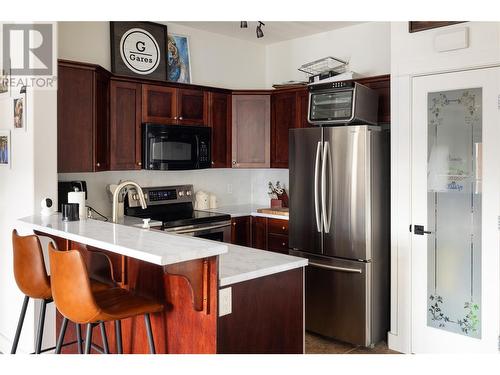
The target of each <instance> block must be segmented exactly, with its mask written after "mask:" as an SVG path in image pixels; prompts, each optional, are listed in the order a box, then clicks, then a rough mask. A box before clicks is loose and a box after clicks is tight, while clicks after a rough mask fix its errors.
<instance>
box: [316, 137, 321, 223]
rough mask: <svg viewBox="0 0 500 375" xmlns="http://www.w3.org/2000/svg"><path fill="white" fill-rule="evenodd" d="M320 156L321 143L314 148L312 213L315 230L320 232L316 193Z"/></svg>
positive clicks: (317, 195) (317, 194)
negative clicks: (314, 218) (313, 214)
mask: <svg viewBox="0 0 500 375" xmlns="http://www.w3.org/2000/svg"><path fill="white" fill-rule="evenodd" d="M320 154H321V142H318V146H317V147H316V162H315V164H314V213H315V215H316V228H317V230H318V232H321V225H322V222H321V216H320V213H319V193H318V177H319V158H320Z"/></svg>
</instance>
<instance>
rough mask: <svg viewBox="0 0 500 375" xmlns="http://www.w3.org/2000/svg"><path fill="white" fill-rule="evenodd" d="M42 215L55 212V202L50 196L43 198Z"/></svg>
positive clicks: (41, 203)
mask: <svg viewBox="0 0 500 375" xmlns="http://www.w3.org/2000/svg"><path fill="white" fill-rule="evenodd" d="M40 207H41V208H42V209H41V210H40V216H45V217H46V216H50V215H52V214H53V213H54V202H53V201H52V199H50V198H43V199H42V201H41V202H40Z"/></svg>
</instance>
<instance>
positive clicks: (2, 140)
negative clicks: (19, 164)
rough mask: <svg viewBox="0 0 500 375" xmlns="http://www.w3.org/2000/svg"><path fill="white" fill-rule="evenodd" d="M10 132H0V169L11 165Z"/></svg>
mask: <svg viewBox="0 0 500 375" xmlns="http://www.w3.org/2000/svg"><path fill="white" fill-rule="evenodd" d="M11 155H12V151H11V144H10V130H0V168H2V167H7V168H10V165H11Z"/></svg>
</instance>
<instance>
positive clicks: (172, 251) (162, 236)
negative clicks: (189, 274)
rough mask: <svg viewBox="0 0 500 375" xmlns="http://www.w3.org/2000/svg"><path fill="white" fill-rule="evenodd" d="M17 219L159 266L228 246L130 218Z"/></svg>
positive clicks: (58, 216) (217, 252)
mask: <svg viewBox="0 0 500 375" xmlns="http://www.w3.org/2000/svg"><path fill="white" fill-rule="evenodd" d="M18 223H19V224H21V225H23V226H25V227H26V228H29V229H32V230H38V231H41V232H44V233H47V234H51V235H54V236H58V237H62V238H65V239H68V240H70V241H75V242H80V243H84V244H87V245H90V246H94V247H97V248H100V249H104V250H108V251H111V252H114V253H117V254H121V255H125V256H129V257H131V258H136V259H140V260H143V261H145V262H150V263H154V264H158V265H160V266H165V265H168V264H174V263H179V262H184V261H188V260H194V259H200V258H205V257H210V256H215V255H220V254H224V253H226V252H227V251H228V246H227V245H226V244H223V243H220V242H214V241H205V240H202V239H199V238H193V237H187V236H178V235H171V234H167V233H165V232H160V231H154V230H147V229H142V228H138V227H136V226H134V225H133V224H132V223H131V222H128V223H126V224H127V225H123V224H114V223H110V222H105V221H100V220H94V219H87V220H80V221H73V222H63V221H62V220H61V214H54V215H52V216H49V217H41V216H40V215H34V216H28V217H25V218H22V219H19V220H18Z"/></svg>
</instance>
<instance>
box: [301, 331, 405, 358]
mask: <svg viewBox="0 0 500 375" xmlns="http://www.w3.org/2000/svg"><path fill="white" fill-rule="evenodd" d="M306 354H399V353H398V352H395V351H393V350H390V349H389V348H388V347H387V344H386V343H385V342H380V343H378V344H377V345H375V347H374V348H365V347H362V346H356V345H352V344H347V343H345V342H341V341H335V340H331V339H327V338H325V337H322V336H318V335H315V334H312V333H308V332H306Z"/></svg>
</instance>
